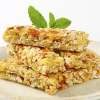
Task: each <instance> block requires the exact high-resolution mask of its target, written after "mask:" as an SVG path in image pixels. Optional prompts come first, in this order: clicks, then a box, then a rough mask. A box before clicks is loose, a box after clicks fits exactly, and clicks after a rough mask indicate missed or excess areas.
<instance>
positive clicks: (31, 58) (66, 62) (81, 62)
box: [8, 44, 99, 74]
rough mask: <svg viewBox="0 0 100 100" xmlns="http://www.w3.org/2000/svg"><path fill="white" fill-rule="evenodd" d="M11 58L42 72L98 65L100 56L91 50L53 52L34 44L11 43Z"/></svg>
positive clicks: (9, 48)
mask: <svg viewBox="0 0 100 100" xmlns="http://www.w3.org/2000/svg"><path fill="white" fill-rule="evenodd" d="M8 51H9V55H10V58H12V59H13V61H15V62H16V63H19V64H23V65H27V66H31V67H32V68H33V69H34V70H36V71H39V72H40V73H42V74H46V73H57V72H59V71H60V72H64V71H66V70H68V69H72V68H73V69H79V68H91V67H95V66H98V63H97V62H98V61H99V57H98V56H97V55H96V54H95V53H94V52H93V51H91V50H85V51H83V52H67V51H65V52H62V51H57V52H56V51H55V52H51V51H50V50H48V49H41V48H37V47H32V46H24V45H15V44H10V45H9V46H8Z"/></svg>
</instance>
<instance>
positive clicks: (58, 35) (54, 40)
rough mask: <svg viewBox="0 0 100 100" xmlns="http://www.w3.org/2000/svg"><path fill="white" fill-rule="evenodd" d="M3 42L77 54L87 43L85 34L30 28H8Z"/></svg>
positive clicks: (63, 30) (72, 31)
mask: <svg viewBox="0 0 100 100" xmlns="http://www.w3.org/2000/svg"><path fill="white" fill-rule="evenodd" d="M4 40H5V41H7V42H9V43H14V44H24V45H31V46H37V47H44V48H49V49H51V50H53V49H57V50H69V51H78V52H79V51H83V50H84V49H85V48H86V47H87V45H88V43H89V40H88V34H87V33H85V32H81V31H75V30H65V29H51V28H34V27H32V26H14V27H9V28H8V29H7V30H6V31H5V33H4Z"/></svg>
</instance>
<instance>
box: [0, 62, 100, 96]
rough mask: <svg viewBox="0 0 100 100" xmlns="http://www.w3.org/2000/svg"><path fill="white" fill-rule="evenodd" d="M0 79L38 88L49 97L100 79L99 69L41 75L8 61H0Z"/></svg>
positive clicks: (29, 68)
mask: <svg viewBox="0 0 100 100" xmlns="http://www.w3.org/2000/svg"><path fill="white" fill-rule="evenodd" d="M0 78H1V79H5V80H11V81H15V82H17V83H21V84H23V85H27V86H30V87H36V88H39V89H41V90H43V91H45V92H47V93H48V94H50V95H53V94H55V93H56V92H58V91H59V90H61V89H64V88H65V87H69V86H72V85H74V84H80V83H83V82H85V81H88V80H91V79H94V78H100V67H95V68H91V69H90V68H89V69H80V70H74V69H72V70H67V71H66V72H64V73H61V72H58V73H56V74H47V75H43V74H40V73H38V72H36V71H34V70H33V69H32V68H31V67H28V66H23V65H18V64H16V63H13V62H9V61H3V60H1V61H0Z"/></svg>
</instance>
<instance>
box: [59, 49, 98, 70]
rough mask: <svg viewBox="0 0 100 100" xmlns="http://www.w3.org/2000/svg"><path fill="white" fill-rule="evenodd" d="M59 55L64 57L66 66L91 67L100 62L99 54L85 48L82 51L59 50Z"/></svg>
mask: <svg viewBox="0 0 100 100" xmlns="http://www.w3.org/2000/svg"><path fill="white" fill-rule="evenodd" d="M59 54H60V56H61V57H63V58H64V62H65V66H66V68H74V69H79V68H89V67H90V68H92V67H95V66H98V65H99V63H100V56H99V55H97V54H96V53H95V52H93V51H92V50H89V49H86V50H84V51H83V52H66V51H65V52H64V51H63V52H61V51H59Z"/></svg>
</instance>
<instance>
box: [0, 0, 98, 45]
mask: <svg viewBox="0 0 100 100" xmlns="http://www.w3.org/2000/svg"><path fill="white" fill-rule="evenodd" d="M29 5H33V6H35V7H36V8H37V9H38V10H39V11H41V12H42V13H43V15H44V16H45V17H46V19H48V13H49V12H50V11H51V12H53V13H54V14H55V15H56V17H57V18H58V17H62V16H65V17H68V18H70V19H71V20H72V25H71V26H70V27H69V28H71V29H76V30H77V29H79V30H83V31H86V32H89V33H90V39H91V40H96V41H100V29H99V27H100V11H99V10H100V0H0V45H1V46H2V45H5V42H4V41H3V40H2V33H3V32H4V30H5V28H6V27H7V26H11V25H27V24H28V25H31V22H30V20H29V18H28V14H27V8H28V6H29Z"/></svg>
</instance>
